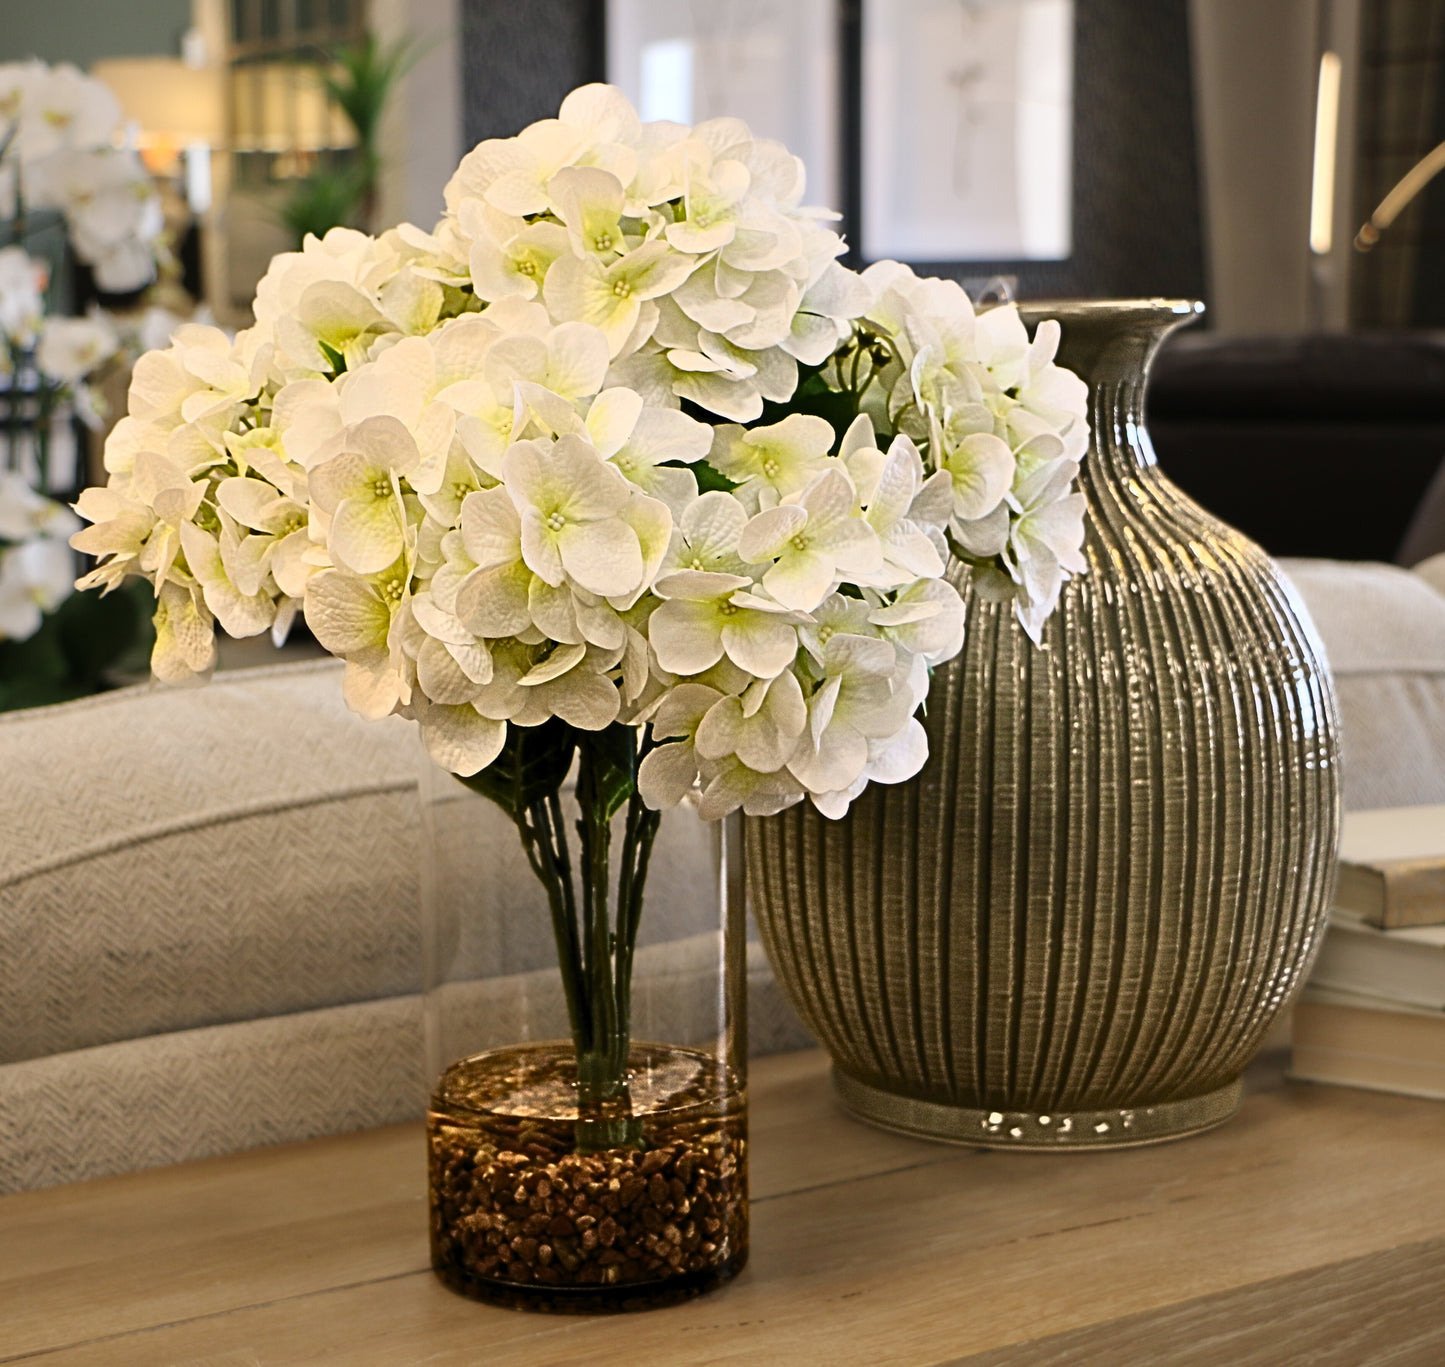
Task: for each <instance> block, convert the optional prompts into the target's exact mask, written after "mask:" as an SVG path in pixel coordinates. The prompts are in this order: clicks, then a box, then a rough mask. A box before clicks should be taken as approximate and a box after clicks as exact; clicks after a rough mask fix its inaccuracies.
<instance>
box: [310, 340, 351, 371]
mask: <svg viewBox="0 0 1445 1367" xmlns="http://www.w3.org/2000/svg"><path fill="white" fill-rule="evenodd" d="M316 345H317V346H319V347H320V348H321V354H322V355H323V356H325V357H326V363H327V364H328V365H329V366H330V367H331V373H332V374H333V375H341V374H344V373H345V371H346V357H345V356H343V355H342V354H341V353H340V352H339V351H337V349H336V348H335V347H333V346H330V345H328V344H327V343H326V342H323V341H321V339H320V338H318V339H317V341H316Z"/></svg>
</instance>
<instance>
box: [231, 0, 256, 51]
mask: <svg viewBox="0 0 1445 1367" xmlns="http://www.w3.org/2000/svg"><path fill="white" fill-rule="evenodd" d="M249 9H250V5H249V4H248V3H247V0H231V41H232V42H234V43H244V42H245V41H246V39H247V38H249V37H250V36H251V35H250V34H249V33H248V32H247V31H246V28H247V26H246V12H247V11H248V10H249Z"/></svg>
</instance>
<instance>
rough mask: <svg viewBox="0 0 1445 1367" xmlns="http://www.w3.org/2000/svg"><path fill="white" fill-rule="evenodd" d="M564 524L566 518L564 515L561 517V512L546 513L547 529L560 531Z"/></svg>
mask: <svg viewBox="0 0 1445 1367" xmlns="http://www.w3.org/2000/svg"><path fill="white" fill-rule="evenodd" d="M566 525H567V519H566V518H565V517H563V516H562V514H561V513H548V514H547V527H548V530H550V531H554V532H560V531H561V530H562V528H563V527H565V526H566Z"/></svg>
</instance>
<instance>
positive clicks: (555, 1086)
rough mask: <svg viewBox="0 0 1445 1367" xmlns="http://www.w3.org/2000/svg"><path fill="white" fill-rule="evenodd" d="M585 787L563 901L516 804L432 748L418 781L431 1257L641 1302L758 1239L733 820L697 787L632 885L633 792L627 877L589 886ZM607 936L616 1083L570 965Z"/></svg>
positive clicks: (622, 829)
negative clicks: (589, 1030) (752, 1230)
mask: <svg viewBox="0 0 1445 1367" xmlns="http://www.w3.org/2000/svg"><path fill="white" fill-rule="evenodd" d="M584 781H585V780H584ZM577 788H578V784H577V779H576V777H575V776H574V777H573V778H570V779H569V780H568V781H567V782H566V783H565V784H563V785H562V787H561V789H560V791H559V792H558V793H557V795H556V801H555V803H554V804H553V806H554V819H553V821H552V823H551V825H552V834H553V835H557V834H559V833H564V834H565V836H566V839H567V842H568V844H570V846H571V848H570V852H569V851H568V850H567V846H566V845H564V846H563V856H562V857H563V858H564V859H570V868H569V869H568V871H567V872H568V873H569V876H570V877H571V879H572V883H573V884H574V885H575V886H574V889H573V894H572V896H571V905H570V906H568V905H567V904H566V903H565V902H564V903H563V905H562V907H561V910H562V912H563V913H566V915H567V916H570V920H568V919H566V918H565V917H564V919H562V920H559V918H558V906H557V905H554V904H553V899H552V897H551V896H549V889H548V887H547V886H546V884H545V883H544V882H543V881H542V880H541V878H540V876H539V875H538V873H537V870H536V867H535V865H534V862H533V859H534V851H533V850H532V849H530V848H529V846H528V845H527V844H526V843H525V842H524V839H523V838H522V832H521V831H520V829H519V826H518V824H517V823H515V822H514V820H513V819H512V818H511V817H509V815H508V813H507V812H506V811H505V810H504V809H503V808H502V807H501V806H499V805H497V804H496V803H495V802H493V801H490V800H489V799H488V798H487V797H485V796H483V795H481V794H480V793H478V792H475V791H472V790H471V789H470V788H468V787H467V786H465V785H464V784H463V783H461V782H459V781H458V780H457V779H456V778H455V777H453V776H452V775H450V774H448V773H445V772H443V771H442V770H440V769H437V768H435V767H434V766H428V767H427V770H426V773H425V777H424V779H423V782H422V805H423V828H424V863H423V876H422V896H423V913H424V932H425V945H424V948H425V960H426V1013H425V1017H426V1033H427V1055H428V1074H429V1076H431V1077H433V1078H435V1079H436V1082H435V1086H434V1089H433V1093H432V1099H431V1105H430V1110H429V1113H428V1121H427V1143H428V1157H429V1173H430V1178H429V1185H430V1200H431V1250H432V1266H433V1268H434V1270H435V1271H436V1274H437V1276H438V1277H439V1278H440V1279H441V1280H442V1281H443V1282H444V1283H445V1284H446V1285H447V1286H448V1287H450V1288H451V1289H452V1290H454V1291H456V1292H458V1293H460V1294H462V1295H465V1296H469V1297H472V1298H473V1299H476V1300H481V1301H487V1302H490V1303H492V1304H498V1305H505V1306H509V1307H514V1308H520V1309H533V1310H547V1311H564V1312H565V1311H579V1312H609V1311H622V1310H634V1309H646V1308H649V1307H652V1306H657V1305H666V1304H671V1303H673V1302H676V1301H679V1300H685V1299H688V1298H690V1297H692V1296H696V1295H700V1294H701V1293H703V1292H705V1291H708V1290H710V1289H712V1288H713V1287H715V1286H718V1285H721V1284H722V1283H723V1282H725V1281H727V1280H729V1279H730V1278H731V1277H733V1276H734V1275H735V1274H736V1273H737V1272H738V1271H739V1270H741V1268H742V1266H743V1264H744V1262H745V1261H746V1258H747V1249H748V1204H747V1086H746V1082H747V1079H746V1060H747V1041H746V1034H745V1032H746V1006H745V1000H744V993H745V989H746V962H745V954H746V944H745V923H744V902H743V889H742V877H743V875H742V864H741V857H740V850H739V848H738V846H737V843H736V842H737V841H738V840H739V839H740V835H741V831H740V824H739V823H738V821H737V819H736V818H730V819H728V820H727V821H724V822H721V823H714V824H708V823H704V822H702V821H700V820H699V819H698V817H697V816H696V815H695V813H694V811H693V810H692V808H691V807H690V806H688V805H686V804H684V805H683V806H682V807H680V808H678V809H676V810H675V811H671V812H668V813H666V814H664V815H663V817H662V819H661V821H660V823H658V826H657V830H656V838H655V841H654V842H651V843H650V848H649V850H648V851H647V852H646V853H644V854H643V856H642V859H641V864H642V868H641V870H640V878H641V884H640V890H641V896H640V898H638V897H635V896H634V895H630V894H629V893H628V889H627V881H628V879H629V878H633V879H635V878H637V877H638V876H639V870H638V869H637V867H636V864H635V863H634V862H633V861H632V860H631V858H630V852H631V850H632V845H631V844H629V839H630V837H631V835H632V829H631V828H632V825H633V818H634V817H635V816H636V812H635V811H632V810H631V809H630V808H629V809H628V810H625V811H619V812H617V813H616V814H615V815H613V816H612V818H611V820H610V822H608V823H606V825H607V828H608V829H607V831H606V832H605V834H604V840H603V842H602V843H603V847H604V854H603V856H602V859H603V865H604V866H607V853H606V852H605V851H606V850H607V849H609V848H610V851H611V865H610V868H609V875H608V877H607V879H606V885H607V886H609V887H610V890H611V893H612V894H613V895H612V896H611V897H599V896H597V895H596V891H595V888H592V887H590V886H589V888H588V889H587V890H586V891H585V893H584V890H583V888H582V886H581V885H582V882H583V880H582V878H581V877H580V866H581V865H582V864H583V863H584V862H588V863H591V864H592V866H593V867H594V868H595V867H596V864H595V861H596V858H597V853H596V845H597V843H598V842H597V840H596V835H595V832H594V833H593V836H592V848H591V849H590V850H589V849H588V848H587V836H586V833H585V831H584V826H585V823H584V822H583V820H582V815H583V814H582V811H581V808H580V806H579V802H578V797H577ZM606 835H610V845H609V843H608V842H607V840H606V838H605V837H606ZM579 837H580V839H579ZM579 846H581V848H579ZM619 880H620V884H621V886H620V887H619ZM551 891H554V892H555V891H556V889H555V888H553V889H551ZM558 900H559V901H561V900H562V899H560V898H559V899H558ZM598 903H600V904H601V905H600V906H599V905H597V904H598ZM629 904H630V905H632V906H633V907H634V908H635V909H640V913H641V914H640V916H636V918H635V927H634V929H635V945H634V946H633V947H631V948H628V947H627V946H626V944H625V943H624V942H625V941H626V940H627V938H628V929H627V925H626V922H627V911H626V908H627V906H628V905H629ZM599 917H601V918H602V919H601V922H600V923H599V919H598V918H599ZM572 935H576V937H577V938H576V939H575V940H573V941H572V943H571V947H570V950H569V946H568V943H567V942H568V939H569V937H570V936H572ZM559 938H560V939H561V941H562V945H561V953H560V954H559ZM597 956H607V957H608V959H609V961H610V962H611V964H612V965H613V966H614V967H615V968H616V970H617V971H616V981H617V982H618V983H619V984H620V987H619V990H618V992H617V993H616V1000H615V1001H612V1002H610V1003H609V1010H610V1012H611V1017H610V1020H611V1027H610V1033H609V1035H608V1038H609V1039H611V1040H612V1041H614V1043H613V1045H612V1053H613V1055H614V1056H615V1059H616V1063H615V1067H614V1071H615V1072H616V1073H617V1074H618V1078H617V1080H618V1081H619V1082H620V1084H621V1085H620V1086H613V1087H611V1088H608V1087H607V1086H605V1085H599V1080H598V1077H597V1076H596V1074H597V1068H598V1065H597V1061H596V1055H595V1053H594V1052H592V1051H590V1050H588V1049H586V1048H585V1047H584V1045H583V1043H579V1035H578V1022H577V1020H576V1018H575V1017H576V1010H577V1002H576V999H575V998H576V991H575V984H574V985H573V986H572V987H570V988H569V985H568V984H567V983H566V982H565V981H564V971H563V970H564V964H565V961H570V963H571V965H572V972H573V974H574V976H575V975H576V973H577V971H578V970H579V969H580V971H581V973H582V974H583V975H586V974H590V973H591V972H592V971H593V969H594V968H595V960H596V958H597ZM624 958H625V959H626V961H627V962H626V963H623V962H622V960H623V959H624ZM629 970H630V971H629ZM602 1052H606V1051H602ZM624 1060H625V1062H624Z"/></svg>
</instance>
